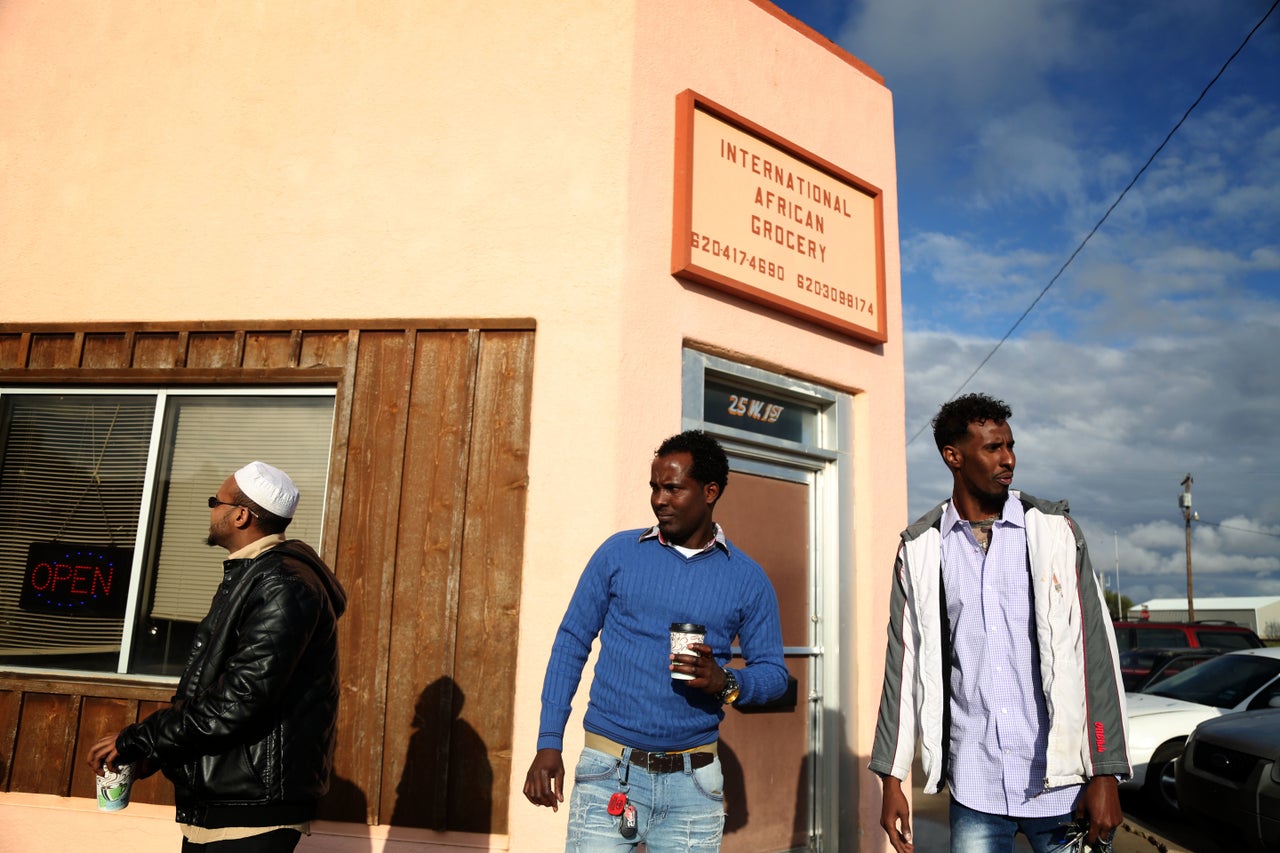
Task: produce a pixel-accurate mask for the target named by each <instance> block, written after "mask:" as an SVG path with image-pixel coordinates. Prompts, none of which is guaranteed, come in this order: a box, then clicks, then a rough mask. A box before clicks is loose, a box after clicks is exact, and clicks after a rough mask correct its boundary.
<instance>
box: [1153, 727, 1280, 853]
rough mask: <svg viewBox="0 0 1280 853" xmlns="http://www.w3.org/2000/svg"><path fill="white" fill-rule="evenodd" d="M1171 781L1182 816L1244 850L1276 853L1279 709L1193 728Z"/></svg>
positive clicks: (1279, 786) (1279, 815)
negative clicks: (1198, 821)
mask: <svg viewBox="0 0 1280 853" xmlns="http://www.w3.org/2000/svg"><path fill="white" fill-rule="evenodd" d="M1176 775H1177V783H1178V785H1177V787H1178V803H1179V805H1180V806H1181V807H1182V808H1183V809H1184V810H1185V811H1186V812H1188V813H1191V814H1194V815H1195V816H1196V817H1197V818H1200V819H1202V820H1208V821H1211V822H1212V823H1214V824H1215V825H1216V826H1217V827H1218V828H1219V831H1220V832H1221V833H1222V835H1223V837H1224V838H1227V839H1230V840H1231V841H1233V842H1235V843H1236V844H1238V845H1239V846H1240V847H1241V848H1242V849H1244V850H1249V851H1256V853H1262V851H1276V850H1280V709H1274V708H1273V709H1270V710H1266V711H1249V712H1248V713H1245V714H1232V715H1231V716H1229V717H1219V718H1217V719H1213V720H1208V721H1206V722H1203V723H1201V724H1200V725H1198V726H1196V730H1195V731H1194V732H1192V733H1191V737H1190V738H1188V739H1187V746H1186V749H1185V750H1184V751H1183V753H1182V757H1181V758H1180V759H1178V765H1177V773H1176Z"/></svg>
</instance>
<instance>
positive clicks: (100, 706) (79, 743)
mask: <svg viewBox="0 0 1280 853" xmlns="http://www.w3.org/2000/svg"><path fill="white" fill-rule="evenodd" d="M137 715H138V703H137V701H136V700H134V699H111V698H104V697H101V696H86V697H85V699H84V703H83V704H82V705H81V708H80V727H79V731H78V732H77V734H76V746H75V758H74V760H73V761H72V762H71V789H70V791H71V793H70V796H72V797H94V796H96V793H95V790H94V782H93V769H92V768H90V767H89V765H88V764H87V763H86V760H87V759H88V757H89V750H90V749H91V748H92V747H93V745H94V744H95V743H97V742H98V741H99V740H101V739H102V738H104V737H106V736H107V735H115V734H116V733H117V732H119V731H120V730H121V729H123V728H124V727H125V726H127V725H130V724H131V723H133V722H135V721H136V719H137ZM137 793H138V791H135V792H134V795H137ZM131 796H133V795H131ZM139 802H141V800H139Z"/></svg>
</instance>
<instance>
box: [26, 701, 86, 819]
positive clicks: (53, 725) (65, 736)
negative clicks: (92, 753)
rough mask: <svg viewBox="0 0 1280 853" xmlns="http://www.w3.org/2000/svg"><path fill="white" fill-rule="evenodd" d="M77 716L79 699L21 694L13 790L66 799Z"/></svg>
mask: <svg viewBox="0 0 1280 853" xmlns="http://www.w3.org/2000/svg"><path fill="white" fill-rule="evenodd" d="M79 717H80V697H79V696H68V695H65V694H52V693H27V694H25V695H24V697H23V701H22V716H21V718H20V719H19V721H18V737H17V743H16V745H15V748H14V757H13V771H12V776H11V779H10V785H11V786H12V789H13V790H15V791H26V792H29V793H33V794H56V795H58V796H61V797H65V796H67V791H68V788H69V787H70V781H71V761H72V759H73V758H74V755H75V731H76V724H77V721H78V720H79Z"/></svg>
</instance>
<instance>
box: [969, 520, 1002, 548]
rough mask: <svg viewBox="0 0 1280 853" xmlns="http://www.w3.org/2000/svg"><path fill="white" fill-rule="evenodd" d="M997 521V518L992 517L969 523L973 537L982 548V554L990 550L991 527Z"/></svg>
mask: <svg viewBox="0 0 1280 853" xmlns="http://www.w3.org/2000/svg"><path fill="white" fill-rule="evenodd" d="M999 520H1000V519H999V518H998V517H997V516H994V515H993V516H991V517H990V518H984V519H982V520H981V521H971V522H969V527H970V529H972V530H973V536H974V538H975V539H977V540H978V544H979V545H981V546H982V553H984V554H985V553H987V551H988V550H989V549H990V548H991V526H992V525H994V524H995V523H996V522H997V521H999Z"/></svg>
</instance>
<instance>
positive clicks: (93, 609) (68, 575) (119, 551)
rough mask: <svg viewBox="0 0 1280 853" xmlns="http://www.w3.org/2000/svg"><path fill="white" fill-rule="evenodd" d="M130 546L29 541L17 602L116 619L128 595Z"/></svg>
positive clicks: (42, 609)
mask: <svg viewBox="0 0 1280 853" xmlns="http://www.w3.org/2000/svg"><path fill="white" fill-rule="evenodd" d="M132 563H133V549H132V548H113V547H103V546H99V545H79V544H75V543H71V542H32V543H31V545H30V547H28V548H27V564H26V570H25V572H24V573H23V576H22V593H21V595H20V597H19V598H18V606H19V607H21V608H22V609H23V610H33V611H39V612H44V613H69V614H82V615H85V616H98V617H106V618H111V619H119V618H122V617H123V616H124V610H125V604H126V603H127V601H128V592H129V571H130V568H131V566H132Z"/></svg>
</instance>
